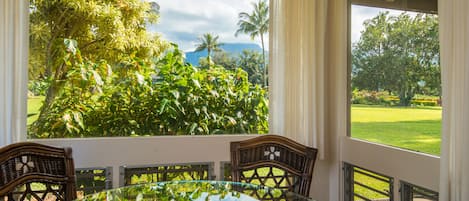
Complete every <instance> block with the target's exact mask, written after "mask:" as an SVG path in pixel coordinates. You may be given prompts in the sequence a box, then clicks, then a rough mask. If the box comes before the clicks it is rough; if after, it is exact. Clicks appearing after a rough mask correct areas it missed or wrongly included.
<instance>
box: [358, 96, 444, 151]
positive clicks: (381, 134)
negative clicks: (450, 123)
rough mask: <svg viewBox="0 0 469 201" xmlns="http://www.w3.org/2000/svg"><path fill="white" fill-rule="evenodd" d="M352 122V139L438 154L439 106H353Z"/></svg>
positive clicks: (439, 133)
mask: <svg viewBox="0 0 469 201" xmlns="http://www.w3.org/2000/svg"><path fill="white" fill-rule="evenodd" d="M351 119H352V126H351V127H352V129H351V135H352V137H354V138H359V139H363V140H367V141H371V142H376V143H382V144H387V145H391V146H396V147H402V148H405V149H410V150H415V151H420V152H424V153H429V154H434V155H439V154H440V141H441V140H440V136H441V107H418V108H400V107H376V106H361V105H354V106H352V113H351Z"/></svg>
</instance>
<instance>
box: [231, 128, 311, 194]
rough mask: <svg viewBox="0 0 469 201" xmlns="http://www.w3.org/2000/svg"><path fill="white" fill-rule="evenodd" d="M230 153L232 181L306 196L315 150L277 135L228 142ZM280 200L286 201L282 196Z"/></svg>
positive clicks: (309, 184)
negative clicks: (229, 143)
mask: <svg viewBox="0 0 469 201" xmlns="http://www.w3.org/2000/svg"><path fill="white" fill-rule="evenodd" d="M230 149H231V173H232V180H233V181H235V182H246V183H254V184H259V185H264V186H270V187H275V188H280V189H283V190H285V191H290V192H295V193H297V194H301V195H303V196H306V197H308V196H309V190H310V186H311V179H312V174H313V168H314V163H315V161H316V156H317V149H315V148H311V147H307V146H304V145H302V144H300V143H298V142H295V141H293V140H291V139H289V138H286V137H282V136H279V135H262V136H259V137H256V138H252V139H249V140H245V141H238V142H231V147H230ZM253 194H255V193H253ZM255 196H256V197H257V198H259V199H261V200H264V199H269V200H271V199H274V197H273V196H274V195H269V196H270V197H266V195H258V194H256V195H255ZM282 196H283V197H284V198H285V195H282ZM277 198H278V197H277ZM274 200H275V199H274Z"/></svg>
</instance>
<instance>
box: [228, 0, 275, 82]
mask: <svg viewBox="0 0 469 201" xmlns="http://www.w3.org/2000/svg"><path fill="white" fill-rule="evenodd" d="M252 6H253V7H254V10H253V11H252V12H251V13H250V14H249V13H246V12H241V13H239V21H238V26H239V28H238V30H237V31H236V33H235V36H238V34H240V33H244V34H248V35H249V36H250V37H251V40H254V38H256V37H257V36H259V37H260V39H261V45H262V60H263V67H262V68H263V70H264V77H267V66H266V59H265V45H264V34H266V33H267V32H269V6H268V5H267V2H266V1H265V0H259V1H258V2H257V3H252ZM264 86H267V79H264Z"/></svg>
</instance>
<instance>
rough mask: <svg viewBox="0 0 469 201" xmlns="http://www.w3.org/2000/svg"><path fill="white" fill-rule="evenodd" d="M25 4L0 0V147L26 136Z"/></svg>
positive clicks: (26, 45)
mask: <svg viewBox="0 0 469 201" xmlns="http://www.w3.org/2000/svg"><path fill="white" fill-rule="evenodd" d="M28 7H29V2H28V1H27V0H2V1H0V146H4V145H7V144H11V143H13V142H18V141H22V140H24V138H25V137H26V125H23V124H24V123H25V122H26V100H27V86H26V83H27V79H28V77H27V76H28V74H27V70H28V61H27V54H28V24H29V21H28V9H29V8H28ZM24 11H26V12H24Z"/></svg>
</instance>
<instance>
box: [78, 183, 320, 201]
mask: <svg viewBox="0 0 469 201" xmlns="http://www.w3.org/2000/svg"><path fill="white" fill-rule="evenodd" d="M78 200H80V201H117V200H119V201H124V200H136V201H157V200H158V201H159V200H161V201H173V200H174V201H192V200H194V201H237V200H244V201H256V200H284V201H290V200H292V201H293V200H295V201H314V200H312V199H311V198H307V197H304V196H301V195H299V194H295V193H292V192H288V191H285V190H281V189H276V188H269V187H264V186H258V185H253V184H247V183H237V182H228V181H171V182H158V183H151V184H140V185H132V186H126V187H121V188H116V189H111V190H107V191H102V192H98V193H95V194H90V195H86V196H85V197H83V198H81V199H78Z"/></svg>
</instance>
